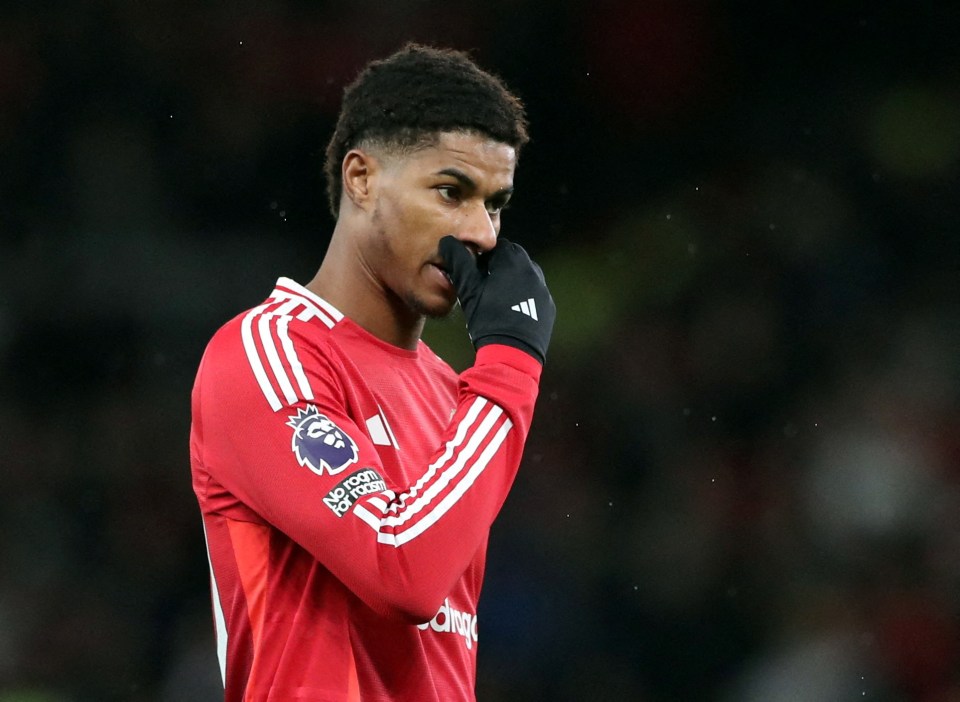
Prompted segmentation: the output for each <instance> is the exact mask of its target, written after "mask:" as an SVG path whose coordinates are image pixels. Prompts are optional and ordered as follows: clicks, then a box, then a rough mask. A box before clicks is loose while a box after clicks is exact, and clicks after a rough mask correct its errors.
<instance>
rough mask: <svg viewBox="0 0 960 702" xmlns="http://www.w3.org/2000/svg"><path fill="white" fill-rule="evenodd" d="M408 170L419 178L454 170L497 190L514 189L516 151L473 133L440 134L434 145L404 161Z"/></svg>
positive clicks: (418, 151)
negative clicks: (509, 187) (512, 187)
mask: <svg viewBox="0 0 960 702" xmlns="http://www.w3.org/2000/svg"><path fill="white" fill-rule="evenodd" d="M404 160H405V161H406V163H405V167H406V168H409V169H411V170H412V171H415V172H416V173H417V175H424V174H435V173H438V172H439V171H442V170H445V169H450V168H455V169H457V170H459V171H461V172H463V173H464V174H466V175H467V176H469V177H470V178H472V179H473V180H474V181H476V182H477V183H478V184H481V183H483V184H487V185H490V186H492V187H493V188H494V189H499V188H503V187H507V186H510V185H512V183H513V173H514V170H515V169H516V167H517V151H516V149H514V148H513V147H512V146H510V145H509V144H504V143H503V142H502V141H497V140H495V139H491V138H490V137H488V136H485V135H481V134H475V133H471V132H441V133H440V134H439V135H438V137H437V140H436V142H435V143H433V144H431V145H429V146H426V147H424V148H421V149H418V150H416V151H414V152H413V153H411V154H409V155H408V156H407V157H406V158H405V159H404Z"/></svg>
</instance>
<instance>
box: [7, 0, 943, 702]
mask: <svg viewBox="0 0 960 702" xmlns="http://www.w3.org/2000/svg"><path fill="white" fill-rule="evenodd" d="M958 29H960V5H958V4H957V3H947V2H945V1H939V2H938V1H936V0H935V1H934V2H927V3H898V2H886V3H884V2H871V3H866V2H862V3H859V2H836V1H829V0H808V1H807V2H804V3H788V2H771V3H755V2H754V3H751V2H743V1H742V0H740V1H737V0H730V1H726V2H721V1H720V0H652V1H646V2H630V1H628V0H607V1H600V2H587V1H586V0H566V1H564V2H555V3H545V2H534V1H533V0H526V1H524V0H512V1H511V2H504V1H503V0H489V1H488V2H485V3H472V4H469V5H467V4H457V3H440V2H434V1H432V0H418V1H398V2H374V1H373V0H353V1H351V2H347V1H345V0H338V1H328V2H319V1H318V2H307V1H305V0H301V1H300V2H296V1H294V0H273V1H267V0H238V1H236V2H207V3H194V2H183V1H182V0H180V1H176V0H175V1H164V2H159V1H157V0H152V1H145V2H128V1H124V0H92V1H91V2H86V3H76V2H75V3H60V2H54V1H37V2H29V3H27V2H19V3H17V2H14V3H5V4H4V5H3V7H2V9H0V436H2V440H0V480H2V482H0V702H85V701H87V700H90V701H105V702H109V701H112V700H135V701H137V702H172V701H174V700H177V701H179V700H185V701H192V700H197V701H206V700H210V701H212V700H216V699H217V698H218V690H219V689H220V687H219V686H220V682H219V670H218V666H217V662H216V655H215V649H214V643H213V624H212V615H211V610H210V600H209V591H208V576H209V571H208V566H207V561H206V556H205V551H204V546H203V539H202V532H201V527H200V519H199V511H198V509H197V506H196V503H195V501H194V498H193V495H192V492H191V490H190V476H189V465H188V456H187V434H188V427H189V392H190V388H191V384H192V381H193V374H194V372H195V369H196V365H197V362H198V360H199V358H200V354H201V353H202V350H203V347H204V345H205V343H206V341H207V339H208V338H209V337H210V335H211V334H212V333H213V332H214V330H215V329H216V328H217V327H218V326H219V325H220V324H221V323H223V322H224V321H226V320H227V319H228V318H230V317H231V316H233V315H234V314H236V313H237V312H239V311H241V310H242V309H244V308H246V307H249V306H252V305H254V304H257V303H259V302H260V301H261V300H262V299H263V298H264V297H265V296H266V295H267V294H268V293H269V291H270V289H271V286H272V284H273V282H274V281H275V279H276V278H277V277H278V276H280V275H288V276H290V277H293V278H294V279H296V280H299V281H300V282H306V281H307V280H309V278H310V277H311V276H312V275H313V273H314V271H315V270H316V268H317V266H318V265H319V262H320V259H321V257H322V255H323V253H324V250H325V247H326V244H327V241H328V237H329V233H330V231H331V229H332V220H331V218H330V216H329V214H328V213H327V212H326V206H325V196H324V191H323V187H324V186H323V182H322V175H321V165H322V155H323V149H324V146H325V144H326V141H327V140H328V138H329V136H330V134H331V132H332V127H333V124H334V121H335V119H336V114H337V110H338V106H339V99H340V95H341V92H342V89H343V86H344V85H345V83H346V82H348V81H349V80H351V79H352V78H353V76H354V75H355V74H356V72H357V71H358V69H359V68H360V67H361V66H362V65H363V64H364V63H365V62H367V61H368V60H370V59H373V58H378V57H381V56H384V55H386V54H388V53H390V52H391V51H393V50H395V49H396V48H398V47H399V46H400V45H401V44H402V43H404V42H405V41H406V40H409V39H415V40H419V41H425V42H431V43H437V44H441V45H445V46H453V47H457V48H461V49H468V50H470V51H471V52H472V54H473V56H474V57H475V58H476V59H477V60H478V62H479V63H480V64H481V65H483V66H485V67H486V68H488V69H491V70H493V71H494V72H497V73H499V74H500V75H502V76H503V77H504V78H505V79H506V80H507V82H508V83H509V84H510V85H511V86H512V87H513V88H514V89H515V90H516V91H517V92H518V93H519V94H520V95H521V96H522V97H523V98H524V99H525V100H526V102H527V104H528V106H529V113H530V116H531V120H532V135H533V141H532V142H531V144H530V145H529V146H528V147H527V149H526V151H525V152H524V154H523V157H522V159H521V163H520V168H519V171H518V174H517V179H516V183H517V186H518V193H517V197H515V199H514V204H513V206H512V208H511V210H510V211H509V212H508V213H507V215H506V216H505V225H504V232H505V233H506V234H508V235H509V236H510V237H511V238H514V239H517V240H519V241H521V242H522V243H523V244H525V245H526V246H527V247H528V248H529V249H530V250H531V251H532V252H533V254H534V256H535V257H536V258H537V259H538V260H540V261H541V262H542V264H543V268H544V270H545V272H546V274H547V277H548V280H549V281H550V283H551V286H552V289H553V291H554V294H555V297H556V299H557V303H558V307H559V311H560V316H559V321H558V325H557V329H556V334H555V342H554V345H553V347H552V348H551V353H550V358H549V361H548V364H547V368H546V372H545V374H544V377H543V384H542V392H541V397H540V401H539V409H538V414H537V418H536V421H535V424H534V430H533V434H532V436H531V438H530V441H529V445H528V449H527V451H526V456H525V459H524V465H523V468H522V470H521V474H520V477H519V479H518V482H517V485H516V488H515V490H514V492H513V493H512V494H511V497H510V499H509V500H508V501H507V504H506V506H505V508H504V511H503V513H502V515H501V517H500V519H499V521H498V522H497V524H496V525H495V527H494V531H493V537H492V543H491V549H490V561H489V569H488V576H487V581H486V588H485V593H484V596H483V599H482V601H481V606H480V621H481V639H480V642H481V643H480V649H479V651H480V654H479V655H480V666H479V683H478V695H479V699H480V700H481V702H496V701H500V700H521V701H523V700H611V701H613V700H637V701H641V702H662V701H667V700H718V701H725V702H734V701H741V700H743V701H747V702H819V701H821V700H822V701H825V702H826V701H830V702H833V701H844V700H862V699H868V700H883V701H894V700H908V701H914V700H916V701H918V702H947V701H950V700H960V674H958V673H960V626H958V613H960V612H958V610H960V520H958V514H960V511H958V510H960V353H958V351H960V285H958V281H960V236H958V231H957V229H958V225H960V193H958V188H957V185H958V174H960V48H958V47H960V41H958V39H957V36H958ZM427 337H428V340H430V341H431V342H432V343H433V344H434V346H435V348H436V349H437V350H438V351H440V352H441V353H442V354H443V355H445V357H447V358H448V359H449V360H450V361H451V363H452V364H453V365H454V367H456V368H463V367H465V366H466V365H468V364H469V363H470V359H471V353H470V349H469V347H468V344H467V341H466V338H465V335H464V332H463V325H462V321H461V320H460V319H458V318H455V319H452V320H450V321H447V322H441V323H434V324H432V325H431V326H430V328H429V329H428V333H427ZM220 694H222V693H220Z"/></svg>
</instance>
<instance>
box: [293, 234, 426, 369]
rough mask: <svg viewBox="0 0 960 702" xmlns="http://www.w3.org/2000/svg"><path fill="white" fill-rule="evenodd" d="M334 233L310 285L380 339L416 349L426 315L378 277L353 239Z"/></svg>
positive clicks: (311, 290) (313, 290)
mask: <svg viewBox="0 0 960 702" xmlns="http://www.w3.org/2000/svg"><path fill="white" fill-rule="evenodd" d="M340 227H341V225H340V223H338V224H337V228H336V229H335V230H334V232H333V237H332V238H331V240H330V247H329V248H328V249H327V253H326V255H325V256H324V257H323V262H322V263H321V264H320V270H318V271H317V274H316V275H315V276H314V277H313V280H311V281H310V282H309V283H307V285H306V288H307V289H308V290H310V292H312V293H315V294H317V295H319V296H320V297H322V298H323V299H324V300H326V301H327V302H329V303H330V304H331V305H333V306H334V307H336V308H337V309H338V310H340V311H341V312H343V314H345V315H346V316H347V317H349V318H350V319H352V320H353V321H354V322H355V323H356V324H358V325H360V326H361V327H363V328H364V329H366V330H367V331H368V332H370V333H371V334H373V335H374V336H375V337H377V338H378V339H381V340H383V341H385V342H387V343H388V344H392V345H393V346H397V347H399V348H402V349H407V350H411V351H412V350H415V349H416V348H417V345H418V343H419V341H420V335H421V333H422V332H423V324H424V321H425V319H424V317H423V315H420V314H417V313H416V312H414V311H413V310H411V309H410V307H409V306H408V305H407V304H406V303H404V301H403V300H401V299H400V298H398V297H397V296H396V295H395V294H393V292H392V291H391V290H388V289H387V288H386V287H385V286H384V285H383V283H382V282H381V281H380V280H378V279H377V277H376V276H374V275H373V274H372V273H371V271H370V269H369V268H368V267H367V266H366V265H365V263H364V260H363V257H362V256H361V255H360V252H359V251H358V250H357V248H356V247H354V246H351V245H350V242H351V241H352V240H353V239H352V238H351V237H349V236H345V235H344V234H343V232H342V231H341V230H340Z"/></svg>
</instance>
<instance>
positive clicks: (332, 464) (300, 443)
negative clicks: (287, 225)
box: [190, 278, 540, 702]
mask: <svg viewBox="0 0 960 702" xmlns="http://www.w3.org/2000/svg"><path fill="white" fill-rule="evenodd" d="M539 376H540V364H539V363H537V362H536V361H535V360H534V359H533V358H531V357H530V356H528V355H527V354H525V353H523V352H521V351H518V350H516V349H513V348H510V347H507V346H500V345H491V346H486V347H483V348H481V349H480V351H479V352H478V353H477V356H476V360H475V363H474V365H473V366H472V367H471V368H468V369H467V370H465V371H464V372H463V373H461V374H460V375H459V376H458V375H457V374H456V373H455V372H454V371H453V370H452V369H451V368H450V367H449V366H448V365H447V364H446V363H444V362H443V361H442V360H441V359H440V358H438V357H437V356H436V355H435V354H434V353H433V352H432V351H430V349H429V348H428V347H427V346H426V345H425V344H424V343H422V342H421V343H420V344H419V346H418V348H417V349H416V350H413V351H410V350H404V349H400V348H397V347H395V346H392V345H390V344H387V343H385V342H383V341H381V340H379V339H377V338H376V337H374V336H372V335H371V334H369V333H368V332H367V331H365V330H364V329H362V328H361V327H360V326H359V325H357V324H356V323H354V322H353V321H351V320H350V319H349V318H347V317H345V316H344V315H343V314H341V313H340V312H339V311H338V310H337V309H335V308H334V307H333V306H332V305H331V304H329V303H328V302H326V301H325V300H323V299H321V298H320V297H318V296H316V295H314V294H313V293H311V292H310V291H309V290H307V289H306V288H304V287H302V286H300V285H298V284H297V283H295V282H293V281H291V280H288V279H285V278H281V279H280V280H279V281H278V283H277V285H276V287H275V289H274V290H273V293H272V294H271V295H270V297H269V298H267V300H266V301H265V302H264V303H263V304H261V305H259V306H257V307H255V308H253V309H251V310H248V311H246V312H244V313H242V314H240V315H238V316H237V317H236V318H234V319H233V320H231V321H230V322H228V323H227V324H226V325H224V326H223V327H222V328H221V329H220V330H219V331H218V332H217V333H216V334H215V335H214V337H213V339H212V340H211V341H210V343H209V345H208V346H207V349H206V351H205V353H204V356H203V359H202V361H201V363H200V368H199V371H198V374H197V378H196V382H195V385H194V389H193V395H192V426H191V436H190V456H191V469H192V476H193V489H194V492H195V493H196V495H197V499H198V501H199V504H200V511H201V513H202V517H203V526H204V533H205V536H206V543H207V551H208V555H209V560H210V577H211V589H212V595H213V597H212V600H213V613H214V623H215V628H216V641H217V653H218V658H219V662H220V671H221V675H222V676H223V682H224V688H225V700H226V702H241V701H243V702H267V701H269V702H281V701H285V700H297V701H300V700H303V701H307V700H309V701H310V702H347V701H349V702H357V701H361V700H362V701H363V702H387V701H390V702H404V701H409V702H430V701H431V700H435V701H437V702H440V701H443V702H451V701H456V700H473V699H474V687H475V677H476V655H477V643H478V623H477V600H478V598H479V595H480V587H481V582H482V580H483V571H484V564H485V554H486V546H487V538H488V534H489V529H490V525H491V523H492V522H493V520H494V518H495V517H496V515H497V513H498V512H499V510H500V508H501V506H502V505H503V502H504V500H505V499H506V496H507V493H508V491H509V490H510V487H511V485H512V483H513V480H514V476H515V475H516V471H517V467H518V465H519V463H520V457H521V453H522V450H523V444H524V441H525V439H526V436H527V432H528V429H529V425H530V421H531V419H532V415H533V405H534V402H535V399H536V395H537V388H538V382H539Z"/></svg>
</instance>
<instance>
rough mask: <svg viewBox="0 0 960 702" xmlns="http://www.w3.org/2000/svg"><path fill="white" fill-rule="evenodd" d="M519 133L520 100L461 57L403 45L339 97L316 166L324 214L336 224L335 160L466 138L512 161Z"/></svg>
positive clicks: (522, 133) (339, 186) (523, 138)
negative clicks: (473, 136)
mask: <svg viewBox="0 0 960 702" xmlns="http://www.w3.org/2000/svg"><path fill="white" fill-rule="evenodd" d="M527 126H528V122H527V116H526V111H525V109H524V106H523V103H522V102H521V100H520V98H518V97H517V96H516V95H514V94H513V93H511V92H510V91H509V90H508V89H507V87H506V86H505V85H504V84H503V82H502V81H501V80H500V78H498V77H497V76H494V75H492V74H490V73H487V72H486V71H483V70H482V69H480V68H479V67H478V66H477V65H476V64H475V63H474V62H473V60H472V59H471V58H470V57H469V56H467V55H466V54H465V53H463V52H461V51H456V50H453V49H440V48H435V47H431V46H424V45H421V44H415V43H409V44H407V45H406V46H404V47H403V48H402V49H400V51H398V52H397V53H395V54H393V55H391V56H388V57H387V58H385V59H382V60H379V61H374V62H372V63H370V64H369V65H367V67H366V68H365V69H364V70H363V71H362V72H361V73H360V75H359V76H357V78H356V80H354V81H353V83H351V84H350V85H348V86H347V88H346V89H345V90H344V94H343V104H342V106H341V109H340V117H339V119H338V120H337V127H336V130H335V131H334V133H333V137H332V138H331V139H330V143H329V144H327V153H326V163H325V164H324V173H325V174H326V178H327V196H328V198H329V203H330V211H331V213H332V214H333V217H334V219H336V218H337V216H338V214H339V210H340V197H341V193H342V191H343V182H342V174H341V165H342V163H343V159H344V157H345V156H346V155H347V152H348V151H350V149H353V148H355V147H357V146H358V145H360V144H362V143H367V144H369V143H371V142H373V143H376V144H378V145H381V146H385V147H387V148H392V149H397V150H415V149H417V148H422V147H426V146H430V145H432V144H434V143H436V139H437V137H438V135H439V133H440V132H447V131H473V132H478V133H480V134H484V135H486V136H488V137H490V138H492V139H494V140H496V141H499V142H502V143H505V144H509V145H510V146H512V147H514V148H515V149H516V150H517V153H518V155H519V151H520V147H522V146H523V145H524V144H526V143H527V141H529V136H528V135H527Z"/></svg>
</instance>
